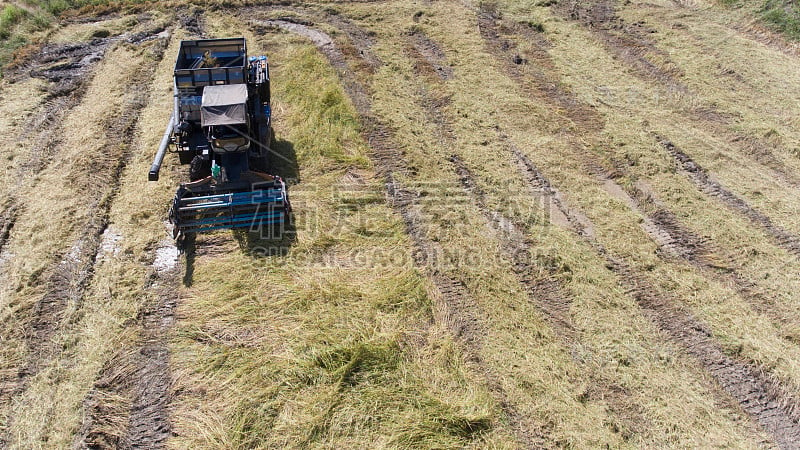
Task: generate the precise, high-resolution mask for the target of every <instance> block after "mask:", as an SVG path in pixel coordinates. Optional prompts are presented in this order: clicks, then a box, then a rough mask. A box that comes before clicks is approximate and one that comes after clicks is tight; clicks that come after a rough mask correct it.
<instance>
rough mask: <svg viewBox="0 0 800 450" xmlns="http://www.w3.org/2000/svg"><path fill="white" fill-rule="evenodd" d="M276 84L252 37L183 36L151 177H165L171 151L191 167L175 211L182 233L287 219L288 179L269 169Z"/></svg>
mask: <svg viewBox="0 0 800 450" xmlns="http://www.w3.org/2000/svg"><path fill="white" fill-rule="evenodd" d="M269 82H270V80H269V63H268V60H267V57H266V56H251V57H248V56H247V47H246V42H245V40H244V38H229V39H202V40H193V41H182V42H181V45H180V50H179V52H178V57H177V60H176V62H175V70H174V106H173V113H172V117H171V118H170V121H169V123H168V125H167V129H166V130H165V132H164V136H163V138H162V139H161V143H160V145H159V148H158V151H157V153H156V156H155V160H154V161H153V165H152V166H151V168H150V173H149V177H148V178H149V179H150V180H151V181H156V180H158V174H159V171H160V168H161V163H162V161H163V159H164V156H165V155H166V153H167V152H168V151H171V152H175V153H177V155H178V158H179V159H180V162H181V164H189V165H190V169H189V178H190V182H188V183H183V184H181V186H180V187H179V188H178V191H177V192H176V193H175V198H174V200H173V204H172V207H171V209H170V213H169V218H170V221H171V222H172V224H173V226H174V229H173V235H174V237H175V238H176V239H179V240H180V239H181V238H182V237H185V236H187V235H189V234H190V233H197V232H207V231H213V230H219V229H230V228H251V227H258V226H263V225H267V226H271V225H274V224H282V223H283V222H284V221H285V220H286V216H287V213H288V212H289V209H290V205H289V200H288V198H287V196H286V184H285V183H284V181H283V180H282V179H281V178H280V177H278V176H276V175H271V174H268V173H267V170H269V164H268V162H269V159H270V158H269V157H270V153H271V149H270V148H271V144H272V125H271V119H272V111H271V109H270V85H269Z"/></svg>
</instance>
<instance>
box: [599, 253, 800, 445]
mask: <svg viewBox="0 0 800 450" xmlns="http://www.w3.org/2000/svg"><path fill="white" fill-rule="evenodd" d="M606 259H607V261H608V267H609V268H610V269H611V270H613V271H614V272H615V273H617V274H618V275H619V276H620V279H621V282H622V283H623V286H624V287H626V288H627V290H628V292H629V294H630V295H632V296H633V297H634V298H635V299H636V301H637V302H638V303H639V305H640V306H641V307H642V309H643V311H644V313H645V314H646V315H647V317H648V318H649V319H650V320H651V321H652V322H653V323H655V324H656V325H657V326H658V327H659V329H660V330H661V331H662V332H663V333H665V334H666V335H667V336H669V338H671V339H672V340H673V341H675V342H677V343H679V344H680V345H681V346H682V347H683V348H684V350H685V351H686V352H687V353H688V354H690V355H692V356H693V357H694V358H695V359H696V360H697V361H698V362H700V364H701V365H702V366H703V367H704V368H705V369H706V371H708V372H709V373H710V374H711V375H712V376H713V377H714V379H715V380H716V381H717V383H719V385H720V386H721V387H722V388H723V389H724V390H725V391H726V392H727V393H728V394H729V395H730V396H731V397H733V398H734V399H735V400H736V401H738V402H739V405H740V407H741V408H742V409H743V410H744V411H745V412H747V414H749V415H750V417H752V418H753V419H754V420H755V421H756V422H757V423H758V424H759V425H760V426H761V427H762V428H763V429H764V430H765V431H767V432H768V433H770V435H771V436H772V438H773V439H774V441H775V443H776V444H778V446H780V447H781V448H787V449H790V448H795V445H796V444H797V442H800V401H798V399H796V398H792V397H791V396H789V395H787V394H786V393H785V392H784V390H783V389H782V387H781V386H780V384H779V383H778V382H776V381H774V380H773V379H771V378H770V377H769V376H768V375H766V374H764V373H763V372H761V371H760V370H758V369H756V368H754V367H752V366H751V365H749V364H746V363H743V362H740V361H737V360H735V359H733V358H731V357H729V356H727V355H726V354H725V353H724V352H723V351H722V349H721V348H720V347H719V345H718V344H716V343H715V342H714V341H713V337H712V334H711V331H710V330H708V328H707V327H706V326H705V325H704V324H702V323H701V322H700V321H698V320H697V319H695V318H694V317H693V316H692V315H691V314H690V313H689V312H687V311H684V310H681V309H678V308H676V307H675V306H674V304H675V303H676V302H675V301H673V300H672V299H668V298H665V297H662V296H659V295H657V294H655V293H654V292H656V291H654V289H653V286H652V285H650V283H648V282H647V281H646V280H645V279H644V278H642V277H641V276H639V275H638V274H637V273H636V272H635V271H634V270H633V269H631V268H630V267H629V266H628V265H627V264H626V263H625V262H624V261H622V260H620V259H618V258H616V257H614V256H611V255H607V257H606Z"/></svg>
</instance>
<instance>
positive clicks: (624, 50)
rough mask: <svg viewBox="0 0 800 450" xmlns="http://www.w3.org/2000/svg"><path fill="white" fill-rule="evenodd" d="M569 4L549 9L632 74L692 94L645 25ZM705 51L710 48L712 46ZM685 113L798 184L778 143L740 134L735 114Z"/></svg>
mask: <svg viewBox="0 0 800 450" xmlns="http://www.w3.org/2000/svg"><path fill="white" fill-rule="evenodd" d="M570 5H573V6H574V8H571V9H570V8H565V7H563V6H554V7H553V8H554V10H556V11H557V12H559V13H560V14H561V15H562V16H565V17H569V18H570V19H572V20H576V21H577V22H579V23H581V24H582V25H583V26H584V27H585V28H586V29H588V30H589V31H590V32H592V33H593V34H594V35H595V36H596V37H597V38H598V39H599V40H600V41H601V42H602V43H603V44H604V46H605V47H606V48H607V49H608V50H609V51H610V52H611V53H612V54H614V55H615V56H616V57H617V59H619V60H620V61H623V62H625V63H626V64H628V66H630V67H631V68H633V69H634V73H635V74H637V75H638V76H639V77H640V78H641V79H643V80H644V81H656V82H659V83H661V85H662V86H663V87H664V88H665V89H666V90H667V91H669V92H670V93H672V92H677V93H679V94H681V95H689V96H693V95H694V93H693V92H692V91H691V90H690V89H689V88H688V87H687V86H686V85H684V84H683V83H681V82H680V81H679V79H680V78H681V77H682V76H683V75H682V71H681V70H680V69H679V68H678V66H677V65H676V64H675V63H674V62H672V61H671V59H670V58H669V55H668V54H667V53H666V52H664V51H662V50H660V49H658V48H656V46H655V44H654V43H653V42H652V41H651V40H650V39H649V38H648V37H647V36H650V35H652V34H653V33H652V31H653V30H651V29H649V28H647V26H646V25H645V24H643V23H627V22H625V21H624V20H622V19H621V18H619V17H617V16H616V13H615V12H614V6H613V3H612V2H607V1H603V2H600V3H598V4H595V5H594V7H593V8H587V7H582V6H580V5H581V4H580V2H572V3H570ZM598 5H599V6H598ZM709 50H710V51H713V49H709ZM651 53H652V54H657V55H658V60H659V61H664V63H663V64H664V65H666V66H669V68H668V69H663V68H662V67H661V66H659V65H656V64H653V63H652V62H650V60H649V59H648V54H651ZM672 97H674V96H671V95H670V96H669V97H667V98H672ZM681 109H683V108H681ZM686 114H687V115H688V117H689V118H690V119H691V120H693V121H700V122H703V124H704V126H705V127H707V128H708V129H709V132H710V134H711V135H713V136H719V137H721V138H723V139H724V140H725V141H726V142H727V143H728V144H730V145H731V146H732V147H735V148H737V149H738V151H739V152H741V153H742V154H743V155H746V156H747V157H748V158H751V159H752V160H753V161H754V162H757V163H758V164H761V165H763V166H764V167H767V168H769V169H770V170H771V171H772V172H773V174H774V176H775V177H776V178H778V179H779V180H780V181H781V182H783V183H785V184H788V185H790V186H792V187H795V188H796V187H798V186H800V177H798V176H797V175H796V174H795V171H794V170H792V169H791V167H787V165H786V164H784V163H783V162H782V161H781V160H780V159H779V158H778V157H776V156H775V154H774V151H775V149H776V147H778V148H780V145H776V144H775V143H770V142H768V141H766V140H765V139H763V138H760V137H756V136H751V135H742V134H741V133H740V132H736V131H733V130H732V129H731V127H730V123H731V119H732V118H734V117H735V114H731V113H729V112H726V111H721V110H719V109H718V108H717V106H716V105H711V104H707V105H702V106H697V105H693V106H692V107H691V108H688V112H687V113H686ZM782 151H783V153H786V154H790V153H791V152H792V150H791V149H789V148H785V147H784V148H783V149H782Z"/></svg>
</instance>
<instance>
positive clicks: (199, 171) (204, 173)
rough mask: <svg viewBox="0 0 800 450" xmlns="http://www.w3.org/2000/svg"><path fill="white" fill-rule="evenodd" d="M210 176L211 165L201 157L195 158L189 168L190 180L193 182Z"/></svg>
mask: <svg viewBox="0 0 800 450" xmlns="http://www.w3.org/2000/svg"><path fill="white" fill-rule="evenodd" d="M209 176H211V165H210V164H209V162H208V161H206V160H205V159H203V157H202V156H200V155H197V156H195V157H194V158H193V159H192V162H191V165H190V166H189V179H190V180H191V181H197V180H202V179H203V178H206V177H209Z"/></svg>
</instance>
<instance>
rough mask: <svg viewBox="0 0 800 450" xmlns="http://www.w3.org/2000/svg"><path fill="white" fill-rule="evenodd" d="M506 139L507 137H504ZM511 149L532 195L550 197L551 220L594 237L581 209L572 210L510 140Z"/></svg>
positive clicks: (589, 222) (583, 234)
mask: <svg viewBox="0 0 800 450" xmlns="http://www.w3.org/2000/svg"><path fill="white" fill-rule="evenodd" d="M503 140H504V141H506V139H503ZM506 144H507V145H509V148H510V150H511V155H512V156H513V160H514V161H513V162H515V163H516V165H517V168H518V169H519V170H520V172H521V173H522V177H523V179H524V180H525V181H526V182H527V183H528V185H529V187H530V189H531V194H532V195H544V196H545V197H546V198H548V199H549V201H548V202H546V203H545V204H547V205H552V206H553V208H550V209H549V211H547V214H548V217H549V219H550V222H551V223H553V224H554V225H558V226H561V227H563V228H566V229H571V230H573V231H575V232H576V233H578V234H579V235H581V236H584V237H587V238H592V239H593V238H594V225H592V222H591V221H590V220H589V218H588V217H586V216H585V215H584V214H583V213H581V212H580V211H575V210H572V209H570V208H569V207H568V205H567V202H566V201H565V200H564V197H563V195H561V193H560V192H559V191H558V190H556V189H554V188H553V187H552V185H551V184H550V181H548V180H547V178H545V177H544V176H543V175H542V173H541V171H539V169H538V168H537V167H536V165H535V164H534V163H533V161H531V160H530V158H528V156H527V155H525V154H524V153H523V152H522V151H521V150H520V149H519V148H517V147H516V146H515V145H513V144H511V143H510V142H506Z"/></svg>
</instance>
